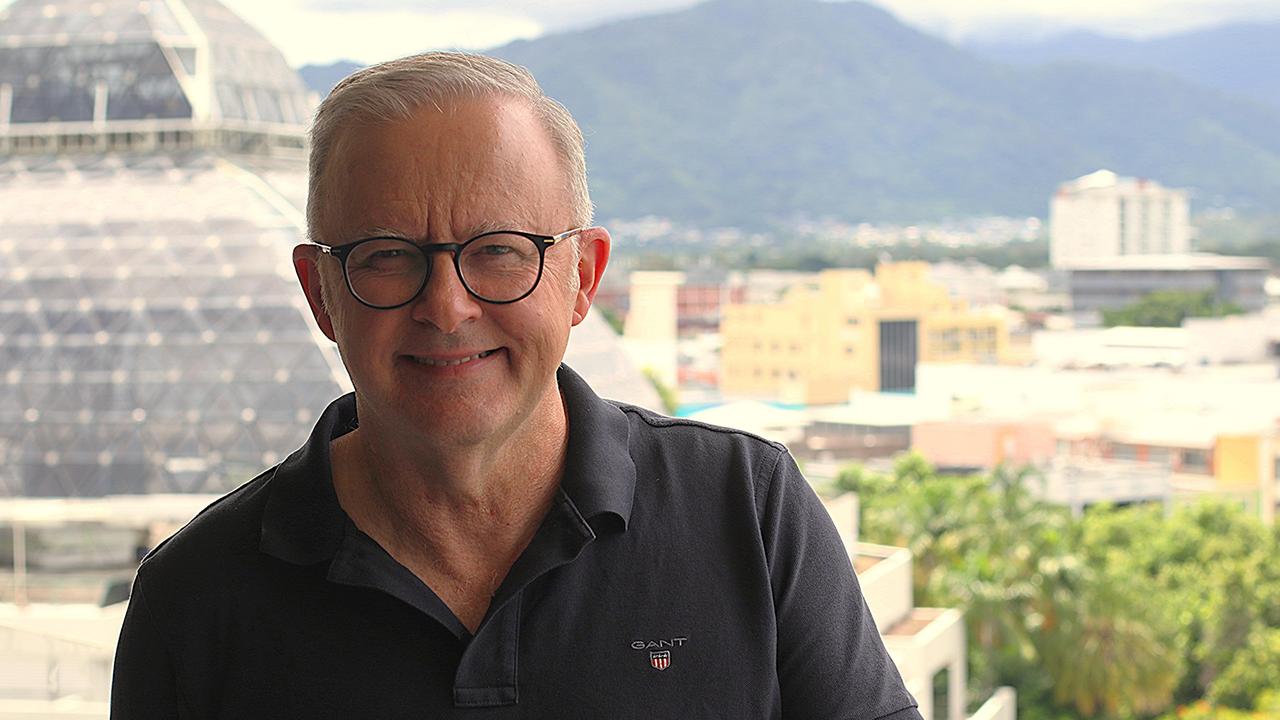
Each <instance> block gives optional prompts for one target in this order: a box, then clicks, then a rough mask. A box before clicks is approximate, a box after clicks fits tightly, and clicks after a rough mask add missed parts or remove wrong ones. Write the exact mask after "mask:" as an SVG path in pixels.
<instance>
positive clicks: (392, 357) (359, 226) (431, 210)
mask: <svg viewBox="0 0 1280 720" xmlns="http://www.w3.org/2000/svg"><path fill="white" fill-rule="evenodd" d="M442 105H443V111H441V110H439V109H437V108H435V107H433V106H432V107H427V108H423V109H420V110H419V111H417V112H416V113H415V114H414V115H413V117H411V118H410V119H408V120H404V121H397V122H389V123H381V124H376V125H367V126H360V125H356V126H353V127H349V128H347V129H346V130H345V131H343V133H342V134H341V135H340V136H339V139H338V142H337V144H336V145H335V147H334V149H333V152H332V155H331V157H330V161H329V170H328V174H327V175H326V182H327V185H326V193H325V197H326V198H327V199H326V203H327V205H326V207H324V208H322V209H321V215H320V217H321V218H322V226H321V227H320V228H319V231H320V234H321V236H322V237H320V238H317V239H319V240H320V241H321V242H325V243H327V244H332V245H345V244H348V243H352V242H355V241H357V240H361V239H363V238H367V237H373V236H380V235H393V236H397V237H402V238H406V239H409V240H412V241H413V242H415V243H419V244H429V243H461V242H465V241H467V240H468V239H470V238H472V237H474V236H476V235H479V234H481V233H483V232H486V231H490V230H499V229H503V230H523V231H526V232H534V233H540V234H547V235H551V234H555V233H559V232H563V231H565V230H568V229H570V225H569V224H570V223H571V221H572V213H571V211H570V207H569V201H568V197H569V196H568V194H567V193H566V191H565V180H564V174H563V172H564V171H563V169H562V165H561V163H560V161H559V159H558V157H557V155H556V152H555V150H554V147H553V145H552V143H551V141H550V139H549V138H548V137H547V133H546V131H545V130H544V129H543V128H542V126H541V125H540V124H539V123H538V121H537V119H536V118H535V116H534V114H533V112H532V111H531V110H530V109H529V108H528V106H527V105H525V104H524V103H523V102H520V101H516V100H508V99H501V98H490V99H479V100H459V101H456V102H452V103H448V104H442ZM570 242H571V241H569V240H566V241H563V242H561V243H558V244H557V245H555V246H552V247H550V248H548V249H547V253H546V269H545V271H544V273H543V276H542V280H541V282H539V284H538V286H537V288H536V289H535V290H534V292H533V293H532V294H531V295H529V296H528V297H526V298H525V299H523V300H521V301H519V302H516V303H513V304H510V305H494V304H490V303H485V302H482V301H480V300H477V299H476V298H474V297H472V296H471V295H469V294H468V293H467V291H466V289H465V288H464V287H463V286H462V283H461V282H460V281H459V279H458V276H457V273H456V272H455V271H454V268H453V264H452V262H451V259H450V258H449V256H448V255H447V254H446V253H432V258H433V267H432V271H431V275H430V279H429V281H428V282H427V286H426V287H425V288H424V289H423V291H422V293H421V294H420V295H419V296H418V297H417V299H416V300H414V301H413V302H411V303H409V304H408V305H406V306H404V307H400V308H395V309H392V310H374V309H371V308H368V307H366V306H364V305H362V304H360V303H359V302H358V301H357V300H356V299H355V298H354V297H352V296H351V294H350V292H348V291H347V289H346V286H345V284H343V283H342V282H341V275H340V271H339V269H338V263H337V260H335V259H334V258H331V257H318V258H317V256H316V255H315V254H314V253H311V254H308V253H306V252H305V248H302V249H301V250H302V251H303V252H301V253H299V252H295V256H294V257H295V266H297V269H298V273H299V277H300V279H302V282H303V286H304V288H305V289H306V290H307V293H308V297H309V299H310V300H311V301H312V309H313V311H314V312H315V314H316V319H317V321H318V322H319V323H320V325H321V328H322V329H324V330H325V332H326V334H328V335H330V337H331V338H333V339H335V340H336V342H337V343H338V349H339V351H340V353H341V355H342V359H343V363H344V364H345V365H346V367H347V371H348V372H349V373H350V375H351V380H352V383H353V384H354V385H355V389H356V394H357V398H358V401H359V408H360V414H361V424H362V425H365V424H366V423H367V422H368V421H370V420H372V421H374V422H376V423H377V424H378V425H379V426H380V427H382V428H405V429H408V430H410V431H411V432H413V433H427V434H428V435H429V437H430V438H431V441H432V442H433V443H435V444H459V445H467V444H473V443H477V442H483V441H485V440H488V439H493V438H495V437H496V438H501V437H505V436H510V435H511V434H512V433H514V432H515V431H516V430H517V429H518V428H519V427H520V426H521V424H522V423H523V421H525V420H526V419H528V418H529V417H530V415H531V414H533V412H534V411H535V409H537V408H538V407H539V406H540V404H541V407H543V408H546V407H549V406H550V405H549V403H551V402H552V401H554V402H556V403H557V405H556V407H557V408H558V401H559V399H558V396H557V392H556V385H555V380H554V377H555V370H556V368H557V367H558V365H559V363H560V360H561V358H562V357H563V356H564V350H565V345H566V343H567V342H568V337H569V328H570V326H572V325H576V324H577V323H578V322H580V321H581V319H582V317H584V316H585V314H586V312H587V309H588V307H589V306H590V303H591V298H592V296H593V295H594V292H595V284H596V282H597V281H598V279H599V276H600V273H602V272H603V270H604V263H605V262H606V261H607V258H608V242H609V241H608V235H607V234H606V233H604V231H603V230H601V229H593V230H591V231H588V232H587V233H584V235H583V236H582V237H581V242H582V249H583V252H582V259H581V260H580V261H579V263H578V264H577V265H576V266H575V265H574V263H573V249H572V248H571V247H569V246H568V245H569V243H570ZM316 262H319V263H331V264H332V266H331V267H329V268H327V269H326V272H327V273H330V276H329V277H330V278H331V279H336V280H337V281H336V282H329V283H328V284H327V285H328V290H329V292H328V293H327V294H326V295H325V297H324V301H325V303H327V305H328V309H326V308H325V307H324V306H323V305H320V304H319V303H318V300H319V297H318V295H319V289H318V287H317V286H318V284H319V283H318V282H317V277H316V275H315V263H316ZM575 276H576V278H575Z"/></svg>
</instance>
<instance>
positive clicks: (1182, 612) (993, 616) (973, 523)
mask: <svg viewBox="0 0 1280 720" xmlns="http://www.w3.org/2000/svg"><path fill="white" fill-rule="evenodd" d="M1038 482H1040V478H1039V476H1038V475H1037V474H1036V473H1035V472H1033V471H1031V470H1027V469H1024V470H1013V469H1011V468H1000V469H997V470H996V471H995V472H994V473H991V474H990V475H986V476H982V475H977V476H968V477H956V476H945V475H939V474H937V473H936V472H935V471H934V469H933V468H932V467H930V466H929V465H928V463H926V462H925V461H924V460H923V459H922V458H921V457H919V456H917V455H907V456H904V457H903V458H901V459H899V461H898V462H897V464H896V465H895V467H894V471H893V473H892V474H887V475H881V474H877V473H872V472H868V471H867V470H865V469H863V468H859V467H851V468H848V469H846V470H845V471H844V472H842V473H841V474H840V475H839V477H838V478H837V480H836V486H837V488H838V489H842V490H850V491H855V492H857V493H858V494H859V497H860V506H861V508H862V518H861V525H860V526H861V533H862V536H863V538H864V539H866V540H867V541H870V542H877V543H884V544H889V545H898V546H903V547H907V548H910V549H911V551H912V553H913V554H914V556H915V578H914V580H915V593H916V598H917V603H918V604H921V605H933V606H952V607H960V608H962V609H963V610H964V611H965V620H966V625H967V629H968V635H969V674H970V679H971V684H972V686H973V690H974V693H973V696H972V698H971V699H973V700H974V701H980V700H981V699H985V698H986V697H987V696H988V695H989V694H990V692H991V691H992V690H993V689H994V688H995V687H997V686H999V685H1012V686H1014V687H1016V688H1017V689H1018V693H1019V717H1021V718H1023V719H1024V720H1049V719H1053V720H1068V719H1075V718H1108V719H1116V720H1119V719H1120V718H1148V717H1155V716H1157V715H1159V714H1160V713H1163V712H1167V711H1172V709H1173V708H1174V707H1175V706H1177V705H1181V706H1183V707H1181V708H1180V709H1179V712H1183V713H1192V714H1194V713H1201V715H1188V717H1191V716H1195V717H1201V716H1203V717H1204V718H1205V719H1206V720H1209V719H1210V718H1214V717H1216V716H1214V715H1212V714H1205V713H1214V712H1219V711H1221V712H1223V713H1225V714H1223V715H1222V717H1223V718H1231V719H1232V720H1235V718H1236V716H1235V715H1232V714H1231V713H1232V712H1238V713H1239V715H1238V717H1239V718H1240V719H1241V720H1245V719H1248V720H1252V717H1253V714H1252V713H1255V712H1263V711H1265V710H1266V709H1267V708H1269V707H1271V705H1270V704H1271V703H1274V702H1276V698H1280V563H1277V562H1276V561H1275V558H1276V553H1277V551H1280V535H1278V534H1277V532H1275V531H1274V530H1267V529H1265V528H1264V527H1263V526H1262V525H1261V523H1260V522H1258V521H1257V520H1256V519H1254V518H1253V517H1251V516H1250V515H1248V514H1247V513H1246V512H1245V511H1244V510H1242V509H1241V508H1239V507H1238V506H1233V505H1230V504H1225V503H1215V502H1201V503H1198V504H1194V505H1190V506H1186V507H1182V508H1179V509H1177V510H1176V511H1168V512H1167V511H1166V509H1165V508H1163V507H1160V506H1134V507H1126V508H1113V507H1106V506H1104V507H1095V508H1093V509H1091V510H1090V511H1089V512H1088V513H1086V514H1085V515H1084V516H1083V517H1081V518H1073V517H1072V516H1071V514H1070V513H1069V512H1068V511H1067V510H1066V509H1064V508H1060V507H1057V506H1053V505H1050V504H1047V503H1045V502H1042V501H1040V500H1038V499H1037V496H1036V493H1035V492H1034V489H1035V484H1036V483H1038ZM1179 717H1181V716H1179Z"/></svg>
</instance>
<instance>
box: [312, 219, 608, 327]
mask: <svg viewBox="0 0 1280 720" xmlns="http://www.w3.org/2000/svg"><path fill="white" fill-rule="evenodd" d="M585 229H586V228H575V229H573V230H566V231H565V232H562V233H560V234H559V235H538V234H536V233H527V232H521V231H519V230H496V231H494V232H487V233H482V234H480V235H477V236H475V237H473V238H471V239H470V240H468V241H466V242H464V243H434V244H427V245H419V244H417V243H415V242H413V241H411V240H407V239H405V238H400V237H371V238H365V239H364V240H357V241H356V242H353V243H348V244H346V245H338V246H334V245H325V244H324V243H309V244H310V245H315V246H316V247H318V248H320V252H322V253H325V254H326V255H332V256H333V257H335V258H337V259H338V262H340V263H341V264H342V275H343V277H344V278H346V281H347V289H349V290H350V291H351V294H352V295H354V296H355V298H356V300H359V301H360V302H361V303H363V304H364V305H367V306H368V307H371V308H374V309H377V310H391V309H393V308H398V307H402V306H404V305H408V304H409V303H410V302H413V299H414V298H416V297H418V294H419V293H421V292H422V289H423V288H425V287H426V286H427V281H428V280H430V279H431V266H432V264H433V263H432V253H439V252H447V253H449V254H451V255H452V256H453V269H454V270H455V271H457V273H458V279H459V280H461V281H462V286H463V287H464V288H466V289H467V292H468V293H470V294H471V296H472V297H474V298H476V299H478V300H483V301H484V302H487V303H494V304H498V305H506V304H508V303H513V302H518V301H520V300H523V299H525V298H526V297H529V294H530V293H532V292H533V290H534V288H536V287H538V281H539V280H541V279H542V270H543V268H544V266H545V265H546V257H547V248H549V247H551V246H552V245H555V244H556V243H558V242H560V241H562V240H567V239H568V238H571V237H573V236H574V235H577V234H578V233H580V232H582V231H583V230H585Z"/></svg>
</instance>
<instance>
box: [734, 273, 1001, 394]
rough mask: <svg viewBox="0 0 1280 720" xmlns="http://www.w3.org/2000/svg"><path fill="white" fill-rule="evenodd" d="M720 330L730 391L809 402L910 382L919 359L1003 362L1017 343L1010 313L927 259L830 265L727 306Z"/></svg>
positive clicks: (894, 388)
mask: <svg viewBox="0 0 1280 720" xmlns="http://www.w3.org/2000/svg"><path fill="white" fill-rule="evenodd" d="M720 332H721V336H722V338H723V342H724V345H723V348H722V351H721V378H720V382H721V390H722V391H723V392H724V393H725V394H726V395H729V396H741V397H759V398H769V399H776V400H783V401H786V402H798V403H807V404H826V403H843V402H847V401H848V399H849V393H850V392H851V391H853V390H855V389H859V390H870V391H910V390H913V389H914V388H915V366H916V363H917V362H965V363H995V362H1000V361H1003V360H1005V359H1006V358H1007V355H1008V346H1009V331H1008V328H1007V326H1006V325H1005V320H1004V316H1003V315H1002V314H1000V313H996V312H975V311H971V310H969V309H968V307H967V305H966V304H965V303H964V302H963V301H960V300H954V299H952V298H951V297H949V296H948V294H947V291H946V289H945V288H944V287H943V286H942V285H940V284H938V283H935V282H933V281H931V280H930V278H929V265H928V264H927V263H923V262H899V263H887V264H882V265H880V266H878V267H877V268H876V271H875V274H874V275H872V274H871V273H870V272H868V271H866V270H855V269H836V270H824V271H823V272H821V273H819V275H818V279H817V281H816V282H814V283H808V284H804V285H798V286H795V287H792V288H790V289H789V290H787V292H786V293H784V294H783V296H782V299H781V300H780V301H779V302H776V303H769V304H745V305H729V306H727V307H726V308H725V310H724V314H723V318H722V321H721V325H720Z"/></svg>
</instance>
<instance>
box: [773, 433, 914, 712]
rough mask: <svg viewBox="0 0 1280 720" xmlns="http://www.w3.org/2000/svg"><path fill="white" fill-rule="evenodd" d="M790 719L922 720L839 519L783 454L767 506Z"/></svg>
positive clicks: (784, 703) (781, 671) (782, 683)
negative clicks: (891, 653) (861, 585)
mask: <svg viewBox="0 0 1280 720" xmlns="http://www.w3.org/2000/svg"><path fill="white" fill-rule="evenodd" d="M761 525H762V526H761V535H762V538H763V540H764V545H765V554H766V559H767V562H768V565H769V577H770V584H771V585H772V591H773V598H774V607H775V612H776V614H777V628H778V638H777V641H778V645H777V647H778V658H777V665H778V681H779V685H780V689H781V693H782V716H783V717H784V718H818V717H820V718H833V719H835V718H840V719H842V720H880V719H882V718H893V719H894V720H899V719H901V720H908V719H911V720H918V719H919V718H920V714H919V712H918V711H917V710H916V709H915V707H916V702H915V700H914V699H912V697H911V695H910V693H908V692H907V690H906V688H905V686H904V685H903V682H902V677H901V675H900V674H899V673H898V669H897V667H895V666H894V664H893V661H892V660H891V659H890V658H889V654H888V652H887V651H886V650H885V647H884V643H883V642H882V641H881V639H880V633H879V632H878V631H877V630H876V625H875V622H874V620H872V618H871V611H870V610H869V609H868V608H867V603H866V601H865V600H864V599H863V597H862V591H861V589H860V588H859V586H858V580H857V577H856V576H855V575H854V571H853V563H852V562H851V560H850V558H849V555H848V553H847V551H846V550H845V548H844V543H843V542H842V541H841V539H840V536H839V533H838V532H837V531H836V528H835V525H834V524H833V523H832V521H831V517H830V516H829V515H828V514H827V511H826V509H825V508H824V507H823V506H822V503H821V501H820V500H819V499H818V497H817V495H816V494H814V492H813V489H812V488H811V487H810V486H809V483H808V481H806V480H805V478H804V476H803V475H801V473H800V469H799V468H798V467H797V466H796V463H795V461H794V460H793V459H792V458H791V455H790V454H789V453H787V452H786V451H785V450H783V451H781V454H780V456H779V457H778V461H777V464H776V465H775V467H774V470H773V475H772V479H771V481H770V483H769V486H768V488H767V491H766V493H765V495H764V502H763V507H762V508H761Z"/></svg>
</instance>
